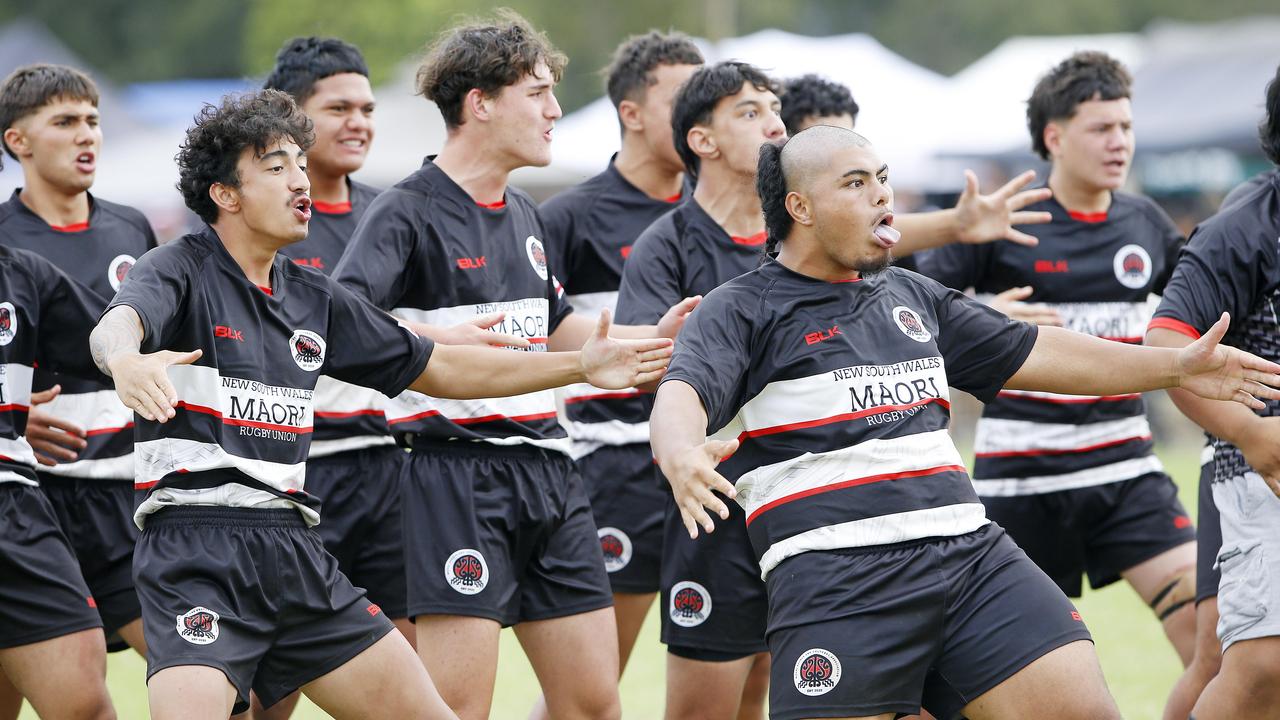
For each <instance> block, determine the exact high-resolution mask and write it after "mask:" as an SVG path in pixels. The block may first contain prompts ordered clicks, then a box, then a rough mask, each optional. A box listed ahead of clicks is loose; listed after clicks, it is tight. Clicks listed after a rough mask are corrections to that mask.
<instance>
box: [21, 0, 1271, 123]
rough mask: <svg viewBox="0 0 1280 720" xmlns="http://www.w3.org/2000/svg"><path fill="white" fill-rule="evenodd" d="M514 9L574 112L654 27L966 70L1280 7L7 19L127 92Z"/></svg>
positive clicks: (365, 0) (527, 9)
mask: <svg viewBox="0 0 1280 720" xmlns="http://www.w3.org/2000/svg"><path fill="white" fill-rule="evenodd" d="M498 4H506V5H509V6H511V7H513V8H515V9H516V10H518V11H519V12H521V13H522V14H524V15H525V16H527V17H528V18H529V19H530V20H532V21H533V22H534V23H535V24H536V25H538V26H539V27H541V28H543V29H545V30H546V31H547V33H548V34H549V35H550V37H551V39H552V41H553V42H555V43H556V44H557V45H558V46H559V47H560V48H561V49H563V50H564V51H565V52H566V53H567V54H568V55H569V57H570V59H571V62H570V64H569V68H568V70H567V71H566V76H565V78H564V83H563V85H562V88H561V91H560V95H561V99H562V103H563V104H564V105H565V108H566V110H569V109H572V108H574V107H576V106H579V105H581V104H583V103H584V102H586V101H588V100H590V99H592V98H594V97H596V96H597V95H599V94H600V88H601V80H600V78H599V76H598V75H597V71H598V70H599V69H600V68H601V67H603V66H604V65H605V64H606V63H607V62H608V61H609V56H610V53H611V52H612V50H613V48H614V46H616V45H617V43H618V42H619V41H620V40H622V39H623V38H624V37H626V36H627V35H629V34H632V33H637V32H643V31H645V30H648V29H650V28H653V27H656V28H659V29H668V28H677V29H680V30H683V31H685V32H688V33H690V34H693V35H702V36H711V37H715V36H717V35H732V34H741V33H747V32H751V31H754V30H758V29H761V28H765V27H777V28H781V29H784V30H790V31H793V32H799V33H808V34H814V35H827V34H833V33H847V32H869V33H871V34H873V35H875V36H876V38H878V39H879V40H880V41H881V42H882V43H884V44H885V45H886V46H888V47H890V48H892V49H893V50H895V51H896V52H899V53H901V54H902V55H904V56H906V57H908V58H910V59H911V60H914V61H915V62H918V63H920V64H922V65H925V66H927V67H931V68H933V69H935V70H938V71H939V72H943V73H953V72H955V71H957V70H959V69H960V68H962V67H964V66H965V65H966V64H968V63H969V62H972V61H973V60H975V59H977V58H978V57H980V56H981V55H982V54H983V53H985V52H987V51H988V50H990V49H991V48H993V47H995V46H996V45H997V44H999V42H1000V41H1001V40H1003V39H1004V38H1006V37H1008V36H1010V35H1046V34H1052V35H1062V34H1075V33H1096V32H1128V31H1136V30H1141V29H1142V28H1143V27H1144V26H1146V25H1147V24H1148V23H1149V22H1151V21H1152V20H1155V19H1159V18H1171V19H1180V20H1191V21H1211V20H1219V19H1225V18H1231V17H1239V16H1244V15H1249V14H1255V13H1274V12H1277V10H1280V6H1277V4H1276V0H1216V2H1213V3H1205V2H1203V1H1202V0H1125V1H1124V2H1117V0H1068V1H1066V2H1039V3H1029V2H1026V1H1025V0H949V1H947V2H939V1H938V0H789V1H788V2H785V3H779V2H771V1H769V0H700V1H699V2H688V1H687V0H632V1H631V2H616V1H615V2H609V1H607V0H511V1H510V2H507V3H493V2H485V3H477V2H475V1H474V0H471V1H470V2H462V1H461V0H218V1H214V2H210V1H207V0H205V1H190V0H188V1H186V2H181V1H180V2H174V0H93V1H92V2H87V1H86V0H39V2H37V3H35V4H34V7H33V6H32V4H31V2H30V0H0V22H5V21H7V20H9V19H12V18H14V17H17V16H19V15H21V14H27V15H31V16H34V17H36V18H37V19H40V20H42V21H43V22H44V23H45V24H47V25H48V26H49V27H50V29H52V30H53V31H54V33H55V34H57V35H58V36H59V37H60V38H62V40H63V41H64V42H66V43H67V44H68V45H69V46H70V47H71V48H72V49H73V50H75V51H76V52H77V53H79V54H80V55H81V56H82V57H84V59H85V60H86V61H87V62H89V63H91V64H92V65H93V66H94V67H95V68H97V69H98V70H100V71H102V72H104V73H105V74H107V75H108V76H109V77H111V78H112V79H114V80H116V81H117V82H137V81H146V80H162V79H169V78H177V77H228V76H232V77H234V76H251V77H260V76H262V75H264V74H265V73H266V71H267V70H268V69H269V68H270V66H271V62H272V59H273V58H274V56H275V51H276V49H277V48H279V46H280V45H281V43H283V42H284V40H286V39H288V38H290V37H293V36H295V35H300V34H328V35H337V36H339V37H342V38H344V39H346V40H349V41H351V42H354V43H355V44H357V45H359V46H360V47H361V49H362V50H363V51H364V53H365V55H366V56H367V58H368V60H369V64H370V68H371V70H372V71H373V73H374V75H375V77H374V81H375V84H376V83H377V82H378V81H381V80H385V79H386V78H387V77H388V76H389V75H390V74H391V73H392V72H394V69H395V67H396V65H397V64H398V63H399V62H401V61H403V60H404V59H406V58H408V57H410V56H412V55H413V54H415V53H418V52H420V51H421V50H422V48H423V46H424V45H425V44H426V43H427V42H428V41H429V40H430V39H431V38H432V37H434V36H435V34H436V33H437V32H439V30H440V29H442V28H443V27H445V26H447V25H448V24H450V23H451V22H452V21H453V20H455V19H456V18H458V17H461V16H462V15H463V14H467V13H476V12H480V13H483V12H484V11H485V10H486V9H488V8H490V7H493V6H495V5H498Z"/></svg>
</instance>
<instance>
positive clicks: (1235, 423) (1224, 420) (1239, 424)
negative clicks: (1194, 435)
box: [1146, 328, 1259, 444]
mask: <svg viewBox="0 0 1280 720" xmlns="http://www.w3.org/2000/svg"><path fill="white" fill-rule="evenodd" d="M1191 342H1192V340H1191V338H1189V337H1187V336H1186V335H1182V334H1180V333H1176V332H1174V331H1172V330H1166V329H1163V328H1156V329H1154V330H1150V331H1148V332H1147V337H1146V344H1147V345H1149V346H1152V347H1165V348H1174V349H1178V348H1183V347H1186V346H1187V345H1189V344H1191ZM1168 392H1169V399H1170V400H1172V401H1173V404H1174V405H1176V406H1177V408H1178V410H1179V411H1181V412H1182V414H1183V415H1186V416H1187V419H1189V420H1191V422H1193V423H1195V424H1196V425H1199V426H1200V427H1202V428H1204V429H1205V431H1207V432H1208V433H1209V434H1211V435H1213V436H1214V437H1219V438H1222V439H1223V440H1226V441H1227V442H1229V443H1232V444H1239V442H1240V438H1241V437H1242V436H1243V435H1244V433H1245V432H1246V431H1247V430H1249V429H1250V428H1251V427H1253V426H1254V425H1255V424H1256V423H1257V422H1258V420H1259V418H1258V416H1257V415H1255V414H1254V413H1253V411H1251V410H1250V409H1249V408H1247V407H1245V406H1243V405H1241V404H1240V403H1235V402H1224V401H1221V400H1207V399H1205V398H1202V397H1200V396H1198V395H1196V394H1194V393H1190V392H1187V391H1186V390H1182V389H1179V388H1169V390H1168Z"/></svg>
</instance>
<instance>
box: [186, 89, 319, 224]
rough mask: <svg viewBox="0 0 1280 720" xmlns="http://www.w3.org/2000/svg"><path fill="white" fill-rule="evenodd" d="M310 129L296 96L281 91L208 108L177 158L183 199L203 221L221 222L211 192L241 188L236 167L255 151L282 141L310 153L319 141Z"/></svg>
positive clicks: (228, 99)
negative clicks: (247, 152)
mask: <svg viewBox="0 0 1280 720" xmlns="http://www.w3.org/2000/svg"><path fill="white" fill-rule="evenodd" d="M311 127H312V125H311V120H310V119H309V118H308V117H307V116H306V115H305V114H304V113H303V112H302V110H300V109H299V108H298V105H297V104H296V103H295V102H294V101H293V98H292V97H290V96H289V95H288V93H285V92H281V91H280V90H259V91H258V92H254V93H248V94H245V95H240V96H232V95H228V96H226V97H224V98H223V99H222V103H221V104H220V105H217V106H214V105H208V104H206V105H205V106H204V108H203V109H202V110H201V111H200V112H199V113H198V114H197V115H196V117H195V124H194V125H192V126H191V127H190V128H189V129H188V130H187V139H186V141H185V142H184V143H183V144H182V146H181V148H180V149H179V150H178V155H177V157H175V158H174V160H176V161H177V163H178V185H177V187H178V191H179V192H181V193H182V200H183V201H184V202H185V203H186V204H187V207H188V208H191V211H192V212H194V213H195V214H196V215H199V216H200V219H201V220H204V221H205V222H207V223H210V224H212V223H213V222H215V221H216V220H217V219H218V206H217V204H215V203H214V202H213V199H212V198H210V197H209V188H210V187H212V186H213V184H214V183H220V184H222V185H227V186H229V187H235V188H238V187H240V174H239V172H238V171H237V169H236V165H237V164H238V163H239V162H240V155H241V153H243V152H244V151H245V150H246V149H248V148H253V151H254V152H255V153H256V154H258V155H261V154H263V153H265V152H266V151H267V148H269V147H270V146H271V145H272V144H274V143H276V142H279V141H282V140H288V141H291V142H293V143H296V144H297V146H298V147H300V148H302V149H303V150H306V149H307V148H309V147H311V144H312V143H313V142H315V134H314V133H313V132H312V129H311Z"/></svg>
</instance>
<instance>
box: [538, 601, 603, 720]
mask: <svg viewBox="0 0 1280 720" xmlns="http://www.w3.org/2000/svg"><path fill="white" fill-rule="evenodd" d="M515 630H516V637H517V638H519V640H520V646H521V647H523V648H524V652H525V654H526V655H528V656H529V662H530V663H531V664H532V665H533V671H534V673H536V674H537V676H538V682H539V683H541V685H542V692H543V695H544V696H545V697H546V702H547V709H548V711H549V712H550V715H551V717H554V718H556V720H576V719H578V718H581V719H582V720H608V719H609V718H620V717H621V716H622V702H621V701H620V700H619V699H618V676H619V672H618V646H617V644H616V638H617V630H616V624H615V622H614V616H613V608H611V607H608V608H603V609H600V610H592V611H591V612H585V613H580V614H578V615H570V616H568V617H562V618H555V619H553V620H538V621H536V622H526V623H521V624H519V625H517V626H516V628H515ZM611 640H612V641H614V642H610V641H611Z"/></svg>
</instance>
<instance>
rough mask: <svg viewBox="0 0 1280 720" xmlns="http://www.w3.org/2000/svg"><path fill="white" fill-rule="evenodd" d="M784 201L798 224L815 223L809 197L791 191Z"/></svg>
mask: <svg viewBox="0 0 1280 720" xmlns="http://www.w3.org/2000/svg"><path fill="white" fill-rule="evenodd" d="M782 202H783V204H784V205H786V207H787V214H788V215H790V216H791V219H792V220H794V221H795V222H796V223H797V224H799V225H805V226H810V225H813V208H812V206H810V205H809V198H807V197H805V196H803V195H801V194H800V193H798V192H789V193H787V197H786V199H785V200H783V201H782Z"/></svg>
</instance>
